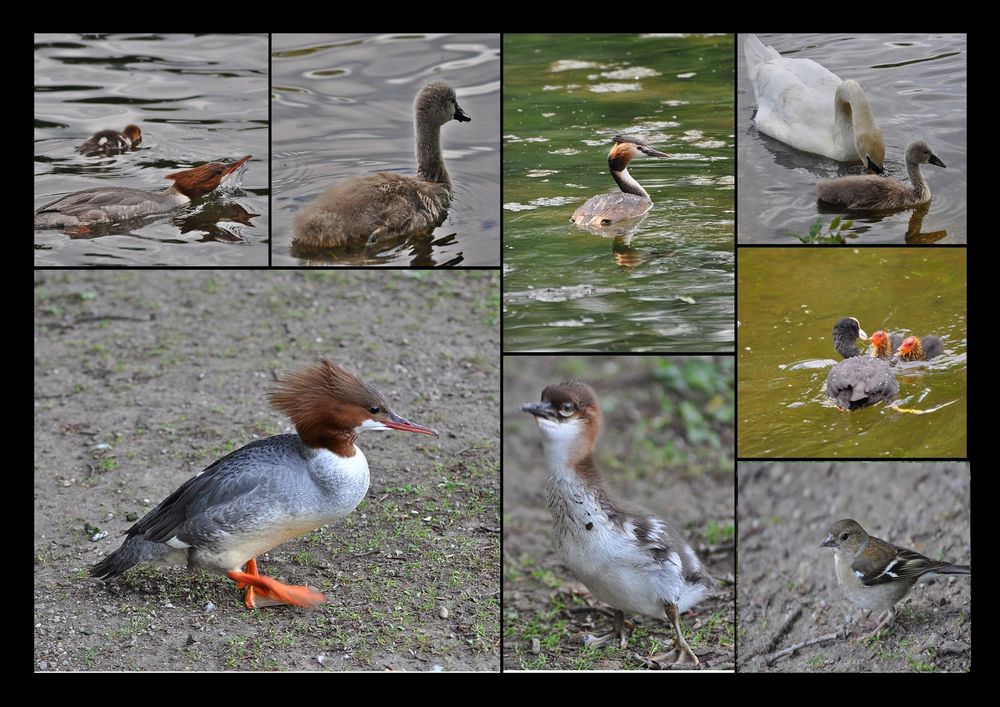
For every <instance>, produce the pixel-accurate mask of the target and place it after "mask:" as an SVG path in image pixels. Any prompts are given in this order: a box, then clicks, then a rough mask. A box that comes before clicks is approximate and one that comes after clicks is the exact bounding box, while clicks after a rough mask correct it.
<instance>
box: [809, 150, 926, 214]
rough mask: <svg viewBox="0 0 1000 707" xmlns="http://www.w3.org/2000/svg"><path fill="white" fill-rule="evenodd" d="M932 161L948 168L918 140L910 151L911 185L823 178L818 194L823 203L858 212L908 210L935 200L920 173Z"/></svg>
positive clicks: (886, 180)
mask: <svg viewBox="0 0 1000 707" xmlns="http://www.w3.org/2000/svg"><path fill="white" fill-rule="evenodd" d="M928 162H929V163H931V164H935V165H937V166H938V167H944V162H942V161H941V160H939V159H938V158H937V156H936V155H935V154H934V153H933V152H931V148H930V146H928V144H927V143H926V142H924V141H923V140H917V141H916V142H911V143H910V145H909V147H907V148H906V171H907V172H908V173H909V175H910V186H906V185H905V184H903V183H902V182H898V181H896V180H895V179H889V178H887V177H880V176H878V175H874V174H867V175H864V176H853V177H840V178H839V179H821V180H820V181H819V182H818V183H817V184H816V194H817V195H818V196H819V200H820V201H822V202H825V203H827V204H833V205H834V206H841V207H843V208H845V209H855V210H857V211H888V210H892V209H908V208H910V207H911V206H917V205H919V204H924V203H926V202H928V201H930V200H931V189H930V187H929V186H927V182H925V181H924V177H923V175H922V174H920V165H922V164H927V163H928Z"/></svg>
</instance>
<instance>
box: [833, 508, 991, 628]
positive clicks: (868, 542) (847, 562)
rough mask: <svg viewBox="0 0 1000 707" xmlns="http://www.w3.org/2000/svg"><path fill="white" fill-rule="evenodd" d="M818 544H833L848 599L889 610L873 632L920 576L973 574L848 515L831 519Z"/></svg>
mask: <svg viewBox="0 0 1000 707" xmlns="http://www.w3.org/2000/svg"><path fill="white" fill-rule="evenodd" d="M820 547H832V548H833V561H834V569H835V570H836V574H837V583H838V584H839V585H840V586H841V588H842V589H843V590H844V593H845V594H846V595H847V598H848V599H850V600H851V601H852V602H853V603H854V604H856V605H857V606H859V607H861V608H862V609H868V610H871V611H885V610H888V614H887V615H886V617H885V618H884V619H883V620H882V621H881V622H880V623H879V625H878V626H877V627H876V628H875V630H874V631H873V632H872V634H875V633H878V631H880V630H881V629H882V628H883V627H884V626H886V625H888V624H889V622H890V621H892V619H893V618H894V617H895V616H896V609H895V606H896V603H897V602H898V601H899V600H900V599H902V598H903V597H904V596H906V593H907V592H909V591H910V589H911V588H912V587H913V585H914V584H916V583H917V580H919V579H920V578H921V577H924V576H928V575H934V574H972V568H971V567H970V566H968V565H955V564H952V563H950V562H938V561H937V560H932V559H930V558H929V557H924V556H923V555H921V554H920V553H919V552H914V551H913V550H908V549H906V548H904V547H899V546H897V545H893V544H892V543H888V542H886V541H885V540H881V539H879V538H876V537H874V536H871V535H869V534H868V533H866V532H865V529H864V528H862V527H861V525H859V524H858V522H857V521H855V520H851V519H850V518H847V519H844V520H838V521H837V522H836V523H834V524H833V527H832V528H830V534H829V535H827V536H826V540H824V541H823V542H822V543H821V544H820Z"/></svg>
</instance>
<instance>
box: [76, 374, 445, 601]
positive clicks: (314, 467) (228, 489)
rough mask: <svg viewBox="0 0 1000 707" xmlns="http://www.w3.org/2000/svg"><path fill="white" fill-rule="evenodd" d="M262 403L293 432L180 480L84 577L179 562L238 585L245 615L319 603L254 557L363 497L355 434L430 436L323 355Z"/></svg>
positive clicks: (364, 465) (364, 469) (362, 462)
mask: <svg viewBox="0 0 1000 707" xmlns="http://www.w3.org/2000/svg"><path fill="white" fill-rule="evenodd" d="M269 397H270V400H271V403H272V404H273V405H274V406H275V407H276V408H278V409H279V410H281V411H283V412H284V413H285V414H287V415H288V416H289V417H290V418H291V420H292V422H293V423H294V425H295V429H296V431H297V432H298V434H284V435H278V436H276V437H268V438H266V439H262V440H258V441H256V442H251V443H250V444H248V445H246V446H245V447H243V448H241V449H238V450H236V451H235V452H232V453H231V454H228V455H226V456H224V457H223V458H222V459H219V460H218V461H216V462H215V463H214V464H212V465H211V466H209V467H208V468H207V469H205V470H204V471H202V472H200V473H199V474H197V475H196V476H194V477H192V478H191V479H188V481H187V482H185V483H184V484H183V485H182V486H181V487H180V488H178V489H177V490H176V491H174V492H173V493H172V494H170V495H169V496H168V497H167V498H166V499H164V500H163V501H162V502H161V503H160V505H158V506H157V507H156V508H154V509H153V510H152V511H150V512H149V513H148V514H147V515H146V516H145V517H144V518H142V519H141V520H140V521H139V522H138V523H136V524H135V525H133V526H132V527H131V528H129V529H128V530H127V531H125V532H126V534H127V535H128V538H127V539H126V540H125V542H124V543H123V544H122V546H121V547H120V548H118V549H117V550H115V552H113V553H111V554H110V555H108V556H107V557H106V558H105V559H104V560H102V561H101V562H100V563H98V564H97V565H95V566H94V567H93V568H92V569H91V570H90V573H91V574H92V575H93V576H95V577H102V578H105V579H107V578H109V577H115V576H117V575H120V574H122V573H123V572H125V571H126V570H128V569H129V568H131V567H134V566H135V565H137V564H139V563H141V562H160V563H186V564H187V566H188V567H189V568H192V569H193V568H200V569H206V570H210V571H214V572H220V573H224V574H225V575H226V576H228V577H229V578H230V579H232V580H234V581H235V582H237V588H238V589H242V588H243V587H246V588H247V592H246V599H245V603H246V606H247V608H249V609H252V608H254V607H255V606H256V605H257V603H256V602H257V601H258V599H257V597H262V598H263V599H264V601H262V602H261V605H262V606H267V605H270V604H274V603H283V604H292V605H295V606H305V607H313V606H316V605H317V604H319V603H321V602H323V601H325V597H324V596H323V595H322V594H320V593H318V592H314V591H312V590H311V589H309V588H307V587H303V586H290V585H287V584H282V583H281V582H278V581H276V580H274V579H271V578H270V577H264V576H262V575H259V574H258V573H257V561H256V557H257V555H259V554H261V553H262V552H267V551H268V550H270V549H272V548H274V547H276V546H277V545H280V544H281V543H283V542H285V541H286V540H289V539H291V538H294V537H297V536H299V535H303V534H305V533H308V532H310V531H313V530H315V529H317V528H320V527H322V526H324V525H326V524H327V523H332V522H333V521H335V520H338V519H340V518H343V517H344V516H346V515H347V514H348V513H350V512H351V511H353V510H354V509H355V508H357V506H358V504H359V503H361V501H362V499H363V498H364V497H365V494H366V493H367V491H368V462H367V461H366V459H365V455H364V454H363V453H362V452H361V450H360V449H358V448H357V447H356V446H354V440H355V438H356V436H357V434H358V432H361V431H362V430H403V431H405V432H417V433H419V434H425V435H433V436H435V437H436V436H437V434H438V433H437V432H436V431H434V430H432V429H431V428H429V427H423V426H422V425H418V424H416V423H414V422H410V421H408V420H404V419H403V418H402V417H400V416H399V415H397V414H396V413H394V412H393V411H392V409H391V408H390V407H389V403H388V402H387V401H386V399H385V397H384V396H383V395H382V394H381V393H380V392H378V391H377V390H375V388H373V387H371V386H370V385H368V384H367V383H365V382H364V381H362V380H361V379H359V378H358V377H356V376H354V375H352V374H350V373H348V372H347V371H345V370H344V369H343V368H341V367H340V366H337V365H336V364H333V363H331V362H330V361H327V360H326V359H320V361H319V363H317V364H315V365H313V366H310V367H308V368H305V369H303V370H300V371H297V372H293V373H289V374H287V375H285V377H284V378H283V379H282V380H281V381H280V382H279V383H278V385H277V387H276V388H275V389H274V390H272V391H271V393H270V396H269ZM243 565H246V570H245V571H243V570H242V569H241V568H242V567H243Z"/></svg>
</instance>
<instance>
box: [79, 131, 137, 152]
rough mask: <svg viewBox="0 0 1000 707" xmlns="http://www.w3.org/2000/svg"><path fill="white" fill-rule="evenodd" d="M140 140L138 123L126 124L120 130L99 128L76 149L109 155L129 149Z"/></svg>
mask: <svg viewBox="0 0 1000 707" xmlns="http://www.w3.org/2000/svg"><path fill="white" fill-rule="evenodd" d="M140 142H142V131H141V130H139V126H138V125H126V126H125V129H124V130H122V131H121V132H117V131H115V130H101V131H100V132H98V133H94V134H93V135H92V136H91V137H89V138H88V139H87V140H86V141H85V142H84V143H83V144H82V145H80V146H79V147H78V148H76V149H77V151H78V152H80V153H82V154H85V155H110V154H113V153H115V152H123V151H125V150H131V149H132V148H133V147H135V146H136V145H138V144H139V143H140Z"/></svg>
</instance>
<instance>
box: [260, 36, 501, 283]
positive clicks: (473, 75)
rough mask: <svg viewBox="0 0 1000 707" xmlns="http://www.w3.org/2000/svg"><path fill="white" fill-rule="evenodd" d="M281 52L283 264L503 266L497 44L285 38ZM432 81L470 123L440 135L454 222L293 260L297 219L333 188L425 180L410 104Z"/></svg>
mask: <svg viewBox="0 0 1000 707" xmlns="http://www.w3.org/2000/svg"><path fill="white" fill-rule="evenodd" d="M272 50H273V51H272V71H273V77H274V79H273V86H272V94H271V101H272V108H273V110H274V135H273V143H272V145H273V148H274V177H273V178H274V191H275V206H276V209H275V214H274V232H275V238H274V245H273V263H274V264H275V265H330V264H342V265H395V266H399V265H418V266H431V265H433V266H455V265H462V266H470V265H477V266H478V265H492V266H497V265H499V263H500V36H499V35H497V34H385V35H332V36H331V35H309V34H291V35H282V34H276V35H274V37H273V40H272ZM434 79H441V80H443V81H446V82H447V83H449V84H450V85H451V86H452V87H453V88H454V89H455V91H456V93H457V94H458V103H459V105H461V106H462V109H463V110H464V111H465V112H466V113H467V114H468V115H469V116H470V117H471V118H472V120H471V122H468V123H459V122H458V121H450V122H449V123H448V124H446V125H444V126H443V127H442V128H441V142H442V145H443V147H444V158H445V162H446V164H447V167H448V172H449V174H450V175H451V179H452V182H453V184H454V200H453V202H452V205H451V208H450V209H449V213H448V219H447V220H446V221H445V222H444V223H443V224H442V225H441V226H439V227H438V228H437V229H435V231H434V233H433V234H431V235H430V236H426V237H413V238H411V239H409V240H408V241H406V242H404V243H388V244H384V245H382V244H380V245H377V246H375V247H372V248H367V249H360V250H357V249H356V250H351V251H346V250H344V249H339V250H331V251H330V252H325V253H308V254H302V253H299V252H297V251H294V252H293V250H292V247H291V244H292V220H293V218H294V216H295V214H296V213H298V212H299V211H301V210H302V209H303V208H305V207H306V206H307V205H308V204H309V203H310V202H312V201H313V200H314V199H315V198H316V197H317V196H319V195H320V194H321V193H323V192H324V191H326V190H327V189H329V188H330V187H332V186H334V185H335V184H337V183H339V182H341V181H344V180H346V179H350V178H351V177H354V176H358V175H367V174H372V173H375V172H398V173H400V174H405V175H415V174H416V158H415V157H414V139H413V99H414V98H415V97H416V95H417V93H418V92H419V91H420V88H421V87H423V85H424V84H426V83H428V82H429V81H431V80H434Z"/></svg>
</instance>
